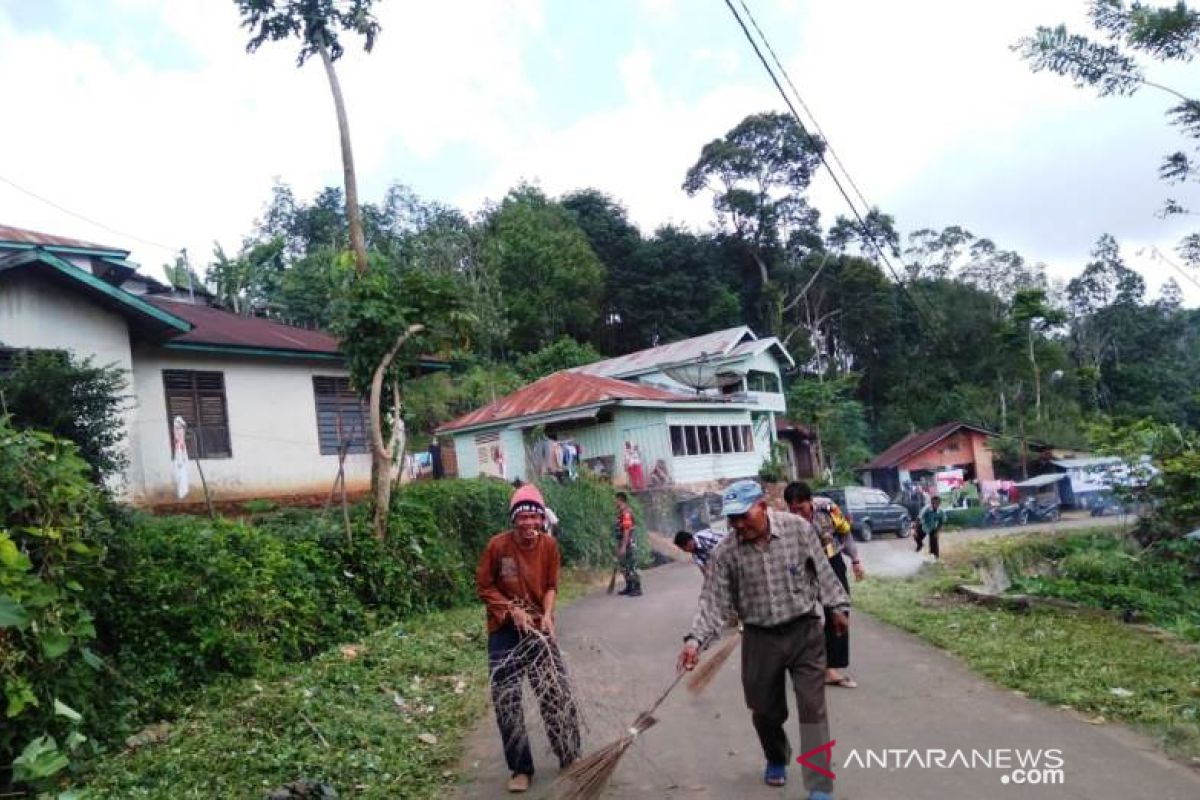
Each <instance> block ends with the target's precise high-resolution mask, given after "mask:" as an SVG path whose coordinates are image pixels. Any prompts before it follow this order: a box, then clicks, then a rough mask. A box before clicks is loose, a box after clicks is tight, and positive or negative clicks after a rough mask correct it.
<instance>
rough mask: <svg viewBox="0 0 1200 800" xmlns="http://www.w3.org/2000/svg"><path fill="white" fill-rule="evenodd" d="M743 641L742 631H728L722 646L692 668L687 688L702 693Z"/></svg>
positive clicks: (695, 692) (694, 692) (693, 692)
mask: <svg viewBox="0 0 1200 800" xmlns="http://www.w3.org/2000/svg"><path fill="white" fill-rule="evenodd" d="M741 641H742V632H741V631H740V630H735V631H731V632H730V633H726V634H725V641H723V642H721V646H720V647H718V648H717V649H716V650H714V651H713V654H712V655H710V656H709V657H708V658H706V659H705V660H704V662H703V663H702V664H700V666H698V667H696V668H695V669H694V670H692V672H691V677H689V678H688V682H687V690H688V691H689V692H691V693H692V694H700V693H701V692H703V691H704V690H705V689H707V688H708V685H709V684H710V683H712V682H713V679H714V678H716V677H717V673H718V672H720V671H721V667H722V666H724V664H725V662H726V661H728V660H729V656H731V655H733V651H734V650H736V649H737V646H738V643H739V642H741Z"/></svg>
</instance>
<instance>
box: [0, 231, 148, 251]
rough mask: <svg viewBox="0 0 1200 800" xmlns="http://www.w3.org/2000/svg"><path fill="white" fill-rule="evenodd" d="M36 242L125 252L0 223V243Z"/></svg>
mask: <svg viewBox="0 0 1200 800" xmlns="http://www.w3.org/2000/svg"><path fill="white" fill-rule="evenodd" d="M3 242H12V243H14V244H36V245H40V246H42V247H76V248H79V249H81V250H103V251H105V252H108V253H125V254H128V253H129V251H128V250H122V249H121V248H119V247H109V246H107V245H103V244H96V243H95V242H85V241H83V240H82V239H71V238H68V237H66V236H55V235H53V234H50V233H42V232H40V231H31V230H27V229H25V228H14V227H12V226H11V225H0V243H3Z"/></svg>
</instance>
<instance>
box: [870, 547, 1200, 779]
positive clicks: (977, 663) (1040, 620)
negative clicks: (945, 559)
mask: <svg viewBox="0 0 1200 800" xmlns="http://www.w3.org/2000/svg"><path fill="white" fill-rule="evenodd" d="M970 575H971V573H970V572H969V571H967V570H966V569H965V568H964V567H963V566H962V565H961V563H960V564H959V565H958V566H955V565H954V564H950V565H944V566H943V565H939V566H934V567H930V568H927V569H926V570H925V571H923V572H922V573H921V574H920V575H918V576H917V577H915V578H911V579H907V580H871V581H864V582H863V583H860V584H858V585H857V586H856V587H855V594H854V601H855V607H856V608H860V609H862V610H864V611H867V612H868V613H870V614H872V615H873V616H875V617H876V618H878V619H880V620H883V621H884V622H887V623H890V624H892V625H895V626H896V627H899V628H902V629H904V630H907V631H910V632H912V633H915V634H916V635H918V636H920V637H921V638H923V639H926V640H928V641H929V642H931V643H932V644H935V645H937V646H938V647H941V648H943V649H945V650H947V651H949V652H951V653H954V654H955V655H957V656H959V657H961V658H962V659H963V660H964V661H965V662H966V664H967V665H968V666H969V667H970V668H971V669H973V670H975V671H977V672H979V673H981V674H983V675H985V676H986V677H988V678H990V679H991V680H993V681H995V682H996V683H999V684H1001V685H1003V686H1007V687H1010V688H1012V689H1016V690H1018V691H1020V692H1022V693H1024V694H1026V695H1028V696H1029V697H1032V698H1035V699H1037V700H1041V701H1043V702H1045V703H1049V704H1053V705H1061V706H1068V707H1070V708H1073V709H1075V710H1077V711H1080V712H1082V713H1083V714H1085V715H1087V716H1088V717H1089V718H1091V719H1092V721H1093V722H1096V723H1101V722H1104V721H1112V722H1121V723H1126V724H1129V725H1131V726H1133V727H1135V728H1138V729H1139V730H1141V731H1143V732H1144V733H1147V734H1149V735H1151V736H1152V737H1154V738H1155V739H1157V740H1158V741H1159V742H1160V743H1161V744H1162V745H1163V747H1164V748H1165V749H1166V750H1167V751H1168V752H1169V753H1171V754H1172V755H1175V756H1178V757H1181V758H1183V759H1185V760H1190V761H1191V762H1192V763H1193V764H1200V650H1197V649H1196V648H1194V647H1187V646H1185V645H1182V644H1180V643H1179V642H1175V641H1170V640H1162V639H1159V638H1156V637H1154V636H1151V635H1150V634H1148V633H1147V632H1145V631H1142V630H1139V629H1137V628H1134V627H1130V626H1127V625H1123V624H1122V623H1121V622H1119V621H1116V620H1114V619H1108V618H1104V617H1101V616H1097V615H1078V614H1072V613H1070V612H1065V611H1058V610H1040V609H1039V610H1035V611H1031V612H1028V613H1015V612H1010V611H1004V610H997V609H990V608H986V607H982V606H978V605H975V604H972V603H967V602H965V601H963V600H961V599H959V598H958V597H957V596H956V595H954V593H953V587H954V585H955V584H956V583H960V582H964V581H966V582H969V581H970ZM1116 690H1121V691H1116Z"/></svg>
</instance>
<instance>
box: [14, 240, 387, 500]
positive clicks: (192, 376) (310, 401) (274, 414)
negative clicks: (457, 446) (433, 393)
mask: <svg viewBox="0 0 1200 800" xmlns="http://www.w3.org/2000/svg"><path fill="white" fill-rule="evenodd" d="M128 255H129V253H128V251H124V250H118V249H115V248H109V247H103V246H100V245H95V244H91V243H87V242H79V241H75V240H70V239H64V238H62V237H55V236H49V235H46V234H40V233H35V232H32V231H24V230H20V229H14V228H8V227H4V226H0V349H7V350H13V351H22V350H59V351H67V352H70V353H71V354H73V355H75V356H77V357H80V358H91V359H92V360H93V362H94V363H95V364H97V365H109V364H111V365H114V366H116V367H118V368H120V369H121V370H123V371H124V372H125V373H126V376H127V381H128V391H129V395H130V398H129V403H128V408H127V411H126V415H125V417H126V439H125V447H126V448H127V450H128V453H127V455H128V461H129V466H128V469H127V470H126V474H125V476H124V480H123V481H122V482H121V485H120V486H119V487H117V488H118V489H119V491H120V493H121V495H122V496H123V497H124V498H125V499H127V500H129V501H132V502H135V503H140V504H147V505H155V504H163V503H175V502H179V501H178V500H177V497H176V485H175V478H174V471H173V468H172V450H171V425H170V420H172V419H173V418H174V417H176V416H181V417H183V418H184V419H185V421H186V422H187V423H188V429H189V434H190V435H189V441H188V450H189V455H190V456H191V458H192V459H193V461H192V463H191V464H190V470H191V473H190V475H189V484H190V492H189V494H188V496H187V497H186V498H185V499H184V500H183V501H182V502H197V501H199V500H201V499H202V490H201V481H200V476H199V472H198V467H197V464H196V462H197V461H198V462H199V467H200V468H202V469H203V472H204V478H205V479H206V480H207V482H208V485H209V489H210V491H211V493H212V496H213V498H214V499H215V500H235V499H246V498H256V497H277V496H285V495H306V494H319V493H323V492H328V491H329V488H330V486H331V485H332V483H333V481H334V478H335V476H336V474H337V469H338V450H339V446H340V445H341V444H342V443H345V445H346V447H347V449H348V454H347V456H346V479H347V488H348V489H349V490H351V491H355V490H365V489H366V488H368V484H369V481H370V456H369V453H368V446H367V437H366V430H367V428H366V418H365V413H364V412H365V409H364V406H363V403H362V401H361V400H360V399H359V398H358V397H357V396H356V395H355V394H354V393H353V392H352V391H351V390H350V388H349V382H348V377H347V376H348V372H347V370H346V367H345V363H344V359H343V357H342V355H341V354H340V353H339V352H338V348H337V342H336V341H335V340H334V339H333V338H332V337H330V336H328V335H327V334H325V333H322V332H320V331H311V330H303V329H299V328H293V327H290V326H287V325H282V324H279V323H277V322H272V321H269V320H265V319H258V318H252V317H242V316H238V315H236V314H231V313H229V312H226V311H223V310H220V309H217V308H213V307H210V306H209V305H208V304H207V302H206V297H205V295H204V293H203V292H201V293H200V294H199V296H193V293H189V292H187V291H180V290H173V289H171V288H170V287H167V286H164V285H162V284H161V283H158V282H157V281H155V280H153V279H151V278H148V277H146V276H142V275H138V274H136V272H135V267H134V266H133V265H132V264H130V263H128V262H127V261H125V259H126V258H127V257H128Z"/></svg>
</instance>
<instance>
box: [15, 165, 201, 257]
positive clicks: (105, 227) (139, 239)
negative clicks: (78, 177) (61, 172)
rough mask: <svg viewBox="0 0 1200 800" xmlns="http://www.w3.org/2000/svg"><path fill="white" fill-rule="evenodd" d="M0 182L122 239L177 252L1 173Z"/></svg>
mask: <svg viewBox="0 0 1200 800" xmlns="http://www.w3.org/2000/svg"><path fill="white" fill-rule="evenodd" d="M0 182H3V183H7V184H8V185H9V186H11V187H12V188H14V189H16V190H17V191H18V192H21V193H22V194H26V195H28V196H30V197H32V198H33V199H34V200H38V201H40V202H42V203H45V204H46V205H48V206H50V207H51V208H55V209H57V210H59V211H61V212H62V213H64V214H67V215H69V216H72V217H75V218H76V219H80V220H83V221H84V222H86V223H88V224H89V225H95V226H96V227H97V228H102V229H103V230H106V231H108V232H109V233H111V234H113V235H114V236H120V237H121V238H123V239H132V240H134V241H136V242H141V243H142V244H147V245H150V246H151V247H157V248H159V249H161V250H166V251H167V252H169V253H176V254H178V253H179V248H178V247H171V246H170V245H165V244H162V243H160V242H155V241H151V240H150V239H143V238H142V237H141V236H134V235H133V234H132V233H126V232H124V231H119V230H117V229H116V228H111V227H109V226H108V225H105V224H104V223H103V222H97V221H96V220H94V219H91V218H90V217H85V216H84V215H83V214H79V213H77V212H75V211H72V210H71V209H69V208H65V207H63V206H61V205H59V204H58V203H56V202H54V201H53V200H49V199H47V198H45V197H42V196H41V195H40V194H38V193H37V192H34V191H32V190H30V189H26V188H25V187H24V186H21V185H19V184H17V183H14V182H13V181H11V180H9V179H8V178H6V177H4V176H3V175H0Z"/></svg>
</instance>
